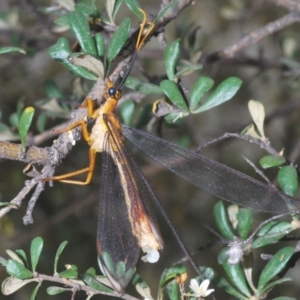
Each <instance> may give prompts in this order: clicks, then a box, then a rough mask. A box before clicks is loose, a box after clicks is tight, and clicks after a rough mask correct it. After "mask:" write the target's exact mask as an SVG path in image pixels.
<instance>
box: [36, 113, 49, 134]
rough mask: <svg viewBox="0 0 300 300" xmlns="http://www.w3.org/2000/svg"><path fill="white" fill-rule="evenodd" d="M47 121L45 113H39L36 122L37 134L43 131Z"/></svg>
mask: <svg viewBox="0 0 300 300" xmlns="http://www.w3.org/2000/svg"><path fill="white" fill-rule="evenodd" d="M47 119H48V114H47V113H41V114H40V115H39V116H38V119H37V121H36V128H37V130H38V131H39V132H43V131H44V130H45V127H46V122H47Z"/></svg>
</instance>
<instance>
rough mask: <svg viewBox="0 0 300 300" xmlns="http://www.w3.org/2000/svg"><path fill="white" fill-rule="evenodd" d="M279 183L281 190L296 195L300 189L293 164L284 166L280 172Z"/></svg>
mask: <svg viewBox="0 0 300 300" xmlns="http://www.w3.org/2000/svg"><path fill="white" fill-rule="evenodd" d="M277 178H278V184H279V186H280V188H281V190H282V191H283V192H284V193H285V194H287V195H289V196H293V197H294V196H295V195H296V194H297V189H298V176H297V171H296V169H295V168H294V167H292V166H284V167H282V168H281V169H280V170H279V172H278V176H277Z"/></svg>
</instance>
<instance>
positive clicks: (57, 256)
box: [54, 241, 68, 274]
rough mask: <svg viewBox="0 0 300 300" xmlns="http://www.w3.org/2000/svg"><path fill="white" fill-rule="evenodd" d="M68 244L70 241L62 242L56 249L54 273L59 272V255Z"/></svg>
mask: <svg viewBox="0 0 300 300" xmlns="http://www.w3.org/2000/svg"><path fill="white" fill-rule="evenodd" d="M67 244H68V241H64V242H62V243H61V244H60V245H59V247H58V249H57V251H56V255H55V259H54V274H56V273H57V263H58V260H59V257H60V255H61V254H62V252H63V251H64V249H65V247H66V246H67Z"/></svg>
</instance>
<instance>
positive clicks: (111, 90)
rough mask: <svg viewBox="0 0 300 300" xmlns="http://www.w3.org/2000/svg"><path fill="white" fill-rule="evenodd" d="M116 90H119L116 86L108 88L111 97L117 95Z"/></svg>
mask: <svg viewBox="0 0 300 300" xmlns="http://www.w3.org/2000/svg"><path fill="white" fill-rule="evenodd" d="M116 92H117V89H116V88H114V87H111V88H109V89H108V95H109V96H111V97H113V96H115V94H116Z"/></svg>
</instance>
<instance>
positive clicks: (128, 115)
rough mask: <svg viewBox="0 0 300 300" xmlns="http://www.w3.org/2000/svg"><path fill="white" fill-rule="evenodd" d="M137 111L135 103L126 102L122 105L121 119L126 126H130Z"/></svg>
mask: <svg viewBox="0 0 300 300" xmlns="http://www.w3.org/2000/svg"><path fill="white" fill-rule="evenodd" d="M134 109H135V103H134V102H133V101H126V102H124V103H123V104H122V105H121V118H122V120H123V123H124V124H125V125H130V123H131V120H132V117H133V114H134Z"/></svg>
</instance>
